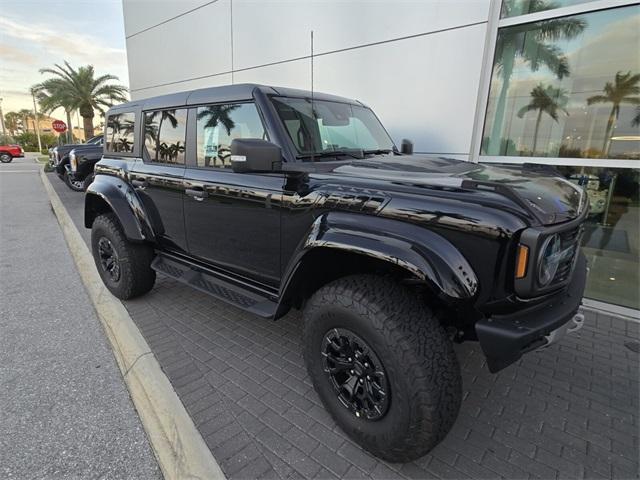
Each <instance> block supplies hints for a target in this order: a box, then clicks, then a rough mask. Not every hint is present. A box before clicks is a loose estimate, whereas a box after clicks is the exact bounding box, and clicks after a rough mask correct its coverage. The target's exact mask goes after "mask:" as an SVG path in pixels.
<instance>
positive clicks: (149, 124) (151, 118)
mask: <svg viewBox="0 0 640 480" xmlns="http://www.w3.org/2000/svg"><path fill="white" fill-rule="evenodd" d="M158 114H160V121H159V122H158V126H157V129H156V130H155V131H156V135H155V141H156V154H155V160H158V153H160V133H161V131H162V124H163V122H164V121H165V120H168V121H169V123H170V124H171V126H172V127H173V128H176V127H177V126H178V119H177V118H176V111H175V109H174V110H162V111H155V112H153V113H152V114H150V115H149V114H147V116H146V118H145V122H144V124H145V135H146V132H151V131H152V130H153V129H154V126H155V120H156V117H157V116H158ZM165 147H166V145H165ZM165 151H166V148H165ZM161 158H162V156H161Z"/></svg>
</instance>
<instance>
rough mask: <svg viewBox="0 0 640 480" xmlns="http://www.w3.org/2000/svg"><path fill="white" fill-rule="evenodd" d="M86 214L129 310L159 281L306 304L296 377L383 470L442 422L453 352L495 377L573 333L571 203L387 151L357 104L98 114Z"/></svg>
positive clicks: (451, 406) (261, 94)
mask: <svg viewBox="0 0 640 480" xmlns="http://www.w3.org/2000/svg"><path fill="white" fill-rule="evenodd" d="M104 139H105V144H104V155H103V158H102V160H101V161H100V162H98V163H97V164H96V167H95V173H96V175H95V180H94V182H93V183H92V184H91V185H90V186H89V188H88V190H87V194H86V199H85V225H86V227H87V228H91V229H92V233H91V244H92V249H93V255H94V258H95V262H96V266H97V268H98V271H99V272H100V275H101V276H102V278H103V280H104V282H105V284H106V286H107V287H108V289H109V290H110V291H111V292H112V293H113V294H114V295H115V296H117V297H118V298H121V299H129V298H132V297H135V296H138V295H142V294H144V293H146V292H148V291H149V290H150V289H151V288H152V287H153V284H154V281H155V278H156V272H159V273H161V274H163V275H168V276H170V277H173V278H175V279H176V280H178V281H180V282H184V283H186V284H188V285H190V286H192V287H193V288H196V289H198V290H201V291H203V292H206V293H208V294H210V295H213V296H214V297H217V298H219V299H222V300H224V301H226V302H229V303H230V304H233V305H235V306H236V307H238V308H240V309H244V310H246V311H248V312H251V313H253V314H256V315H259V316H261V317H264V318H266V319H274V320H275V319H277V318H279V317H282V316H283V315H284V314H285V313H287V311H289V310H290V309H291V308H296V309H302V311H303V314H302V317H303V322H304V326H303V345H304V356H305V361H306V366H307V369H308V372H309V376H310V378H311V380H312V381H313V384H314V386H315V388H316V390H317V392H318V394H319V396H320V398H321V399H322V402H323V403H324V405H325V407H326V408H327V410H328V411H329V412H330V413H331V414H332V415H333V417H334V418H335V420H336V422H337V423H338V424H339V425H340V426H341V428H343V429H344V430H345V431H346V432H347V433H348V434H349V435H350V436H351V437H353V438H354V439H355V440H356V441H357V442H359V443H360V444H361V445H362V446H363V447H364V448H365V449H367V450H369V451H370V452H372V453H374V454H375V455H378V456H380V457H382V458H384V459H387V460H389V461H408V460H411V459H415V458H417V457H419V456H421V455H423V454H425V453H426V452H428V451H429V450H430V449H431V448H432V447H434V446H435V445H436V444H437V443H438V442H439V441H440V440H441V439H442V438H443V437H444V436H445V435H446V434H447V432H448V431H449V429H450V428H451V426H452V424H453V423H454V421H455V419H456V416H457V413H458V410H459V408H460V402H461V377H460V369H459V366H458V362H457V359H456V356H455V353H454V349H453V347H452V344H453V342H463V341H478V342H479V343H480V346H481V348H482V350H483V352H484V354H485V355H486V359H487V365H488V368H489V370H491V371H492V372H495V371H498V370H500V369H502V368H504V367H506V366H508V365H509V364H511V363H513V362H515V361H516V360H518V359H519V358H520V357H521V356H522V355H523V354H524V353H525V352H529V351H531V350H537V349H540V348H542V347H545V346H547V345H549V344H550V343H552V342H554V341H556V340H558V339H559V338H560V337H561V336H562V334H563V333H565V332H566V331H567V330H575V329H577V328H579V327H580V326H581V316H580V315H579V314H578V313H577V312H578V307H579V305H580V302H581V299H582V294H583V290H584V286H585V278H586V262H585V258H584V256H583V255H582V254H581V253H580V249H579V245H580V238H581V234H582V223H583V221H584V219H585V217H586V216H587V213H588V205H589V202H588V201H587V198H586V195H585V193H584V192H583V190H582V189H581V188H580V187H578V186H576V185H574V184H572V183H570V182H568V181H566V180H564V179H562V178H560V177H557V176H553V175H551V174H545V173H544V172H542V173H532V172H530V171H527V170H526V169H518V170H516V169H509V168H494V167H487V166H483V165H479V164H476V163H470V162H463V161H457V160H451V159H444V158H432V157H428V156H423V155H413V154H411V152H410V150H411V145H410V144H409V143H406V144H403V148H402V151H399V150H398V149H397V148H396V146H395V145H394V143H393V141H392V140H391V138H390V137H389V135H388V134H387V132H386V131H385V129H384V127H383V126H382V124H381V123H380V121H379V120H378V119H377V117H376V116H375V114H374V113H373V112H372V111H371V110H370V109H369V108H368V107H366V106H365V105H363V104H362V103H360V102H358V101H355V100H349V99H346V98H340V97H336V96H332V95H326V94H320V93H313V94H312V93H311V92H307V91H299V90H292V89H287V88H278V87H266V86H259V85H233V86H228V87H220V88H209V89H203V90H196V91H192V92H184V93H176V94H171V95H166V96H161V97H155V98H149V99H146V100H140V101H133V102H130V103H127V104H123V105H119V106H117V107H114V108H112V109H111V110H110V111H109V112H108V115H107V125H106V131H105V137H104Z"/></svg>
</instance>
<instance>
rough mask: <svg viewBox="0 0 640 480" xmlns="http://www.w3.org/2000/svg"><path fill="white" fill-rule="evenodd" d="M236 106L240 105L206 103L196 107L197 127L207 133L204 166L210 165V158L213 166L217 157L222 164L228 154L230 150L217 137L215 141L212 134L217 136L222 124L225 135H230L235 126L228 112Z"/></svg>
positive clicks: (222, 164)
mask: <svg viewBox="0 0 640 480" xmlns="http://www.w3.org/2000/svg"><path fill="white" fill-rule="evenodd" d="M238 107H240V105H208V106H206V107H203V108H199V109H198V114H197V120H198V129H199V130H201V131H203V133H205V135H206V133H207V132H208V134H209V138H208V139H207V141H206V146H207V147H206V149H207V151H206V153H205V156H204V162H205V166H206V167H209V166H210V165H211V160H212V159H213V166H214V167H215V165H216V160H218V159H219V160H220V163H221V166H224V164H225V159H226V157H228V156H229V155H230V153H231V152H230V150H229V149H228V148H225V147H224V145H223V144H222V142H221V141H220V139H219V138H218V139H217V141H216V139H214V136H216V137H219V132H218V126H222V127H223V128H224V129H225V131H226V132H227V136H231V130H233V129H234V128H235V123H234V121H233V120H232V119H231V117H230V114H231V112H233V111H234V110H236V109H237V108H238ZM201 122H202V123H201ZM216 134H217V135H216ZM229 143H231V142H229ZM227 147H228V146H227Z"/></svg>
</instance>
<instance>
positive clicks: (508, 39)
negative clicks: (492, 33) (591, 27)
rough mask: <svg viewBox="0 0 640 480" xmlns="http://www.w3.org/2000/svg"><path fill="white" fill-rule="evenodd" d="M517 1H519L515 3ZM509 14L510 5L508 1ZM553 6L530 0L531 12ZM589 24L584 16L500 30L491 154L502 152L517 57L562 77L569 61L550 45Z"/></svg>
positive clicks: (572, 36) (488, 149) (575, 33)
mask: <svg viewBox="0 0 640 480" xmlns="http://www.w3.org/2000/svg"><path fill="white" fill-rule="evenodd" d="M512 3H514V4H515V3H517V2H512ZM504 5H505V6H504V8H506V10H507V11H506V13H507V14H508V11H509V9H510V8H514V7H513V6H510V5H509V2H505V4H504ZM549 8H552V3H550V2H549V1H548V0H531V2H530V12H531V13H533V12H540V11H543V10H548V9H549ZM586 26H587V23H586V22H585V21H584V20H583V19H581V18H572V17H564V18H555V19H551V20H545V21H542V22H539V23H536V24H534V27H533V28H532V27H531V25H524V26H521V27H511V28H508V29H505V30H504V31H503V32H501V33H500V35H499V37H498V42H497V46H496V51H495V57H494V58H495V60H494V64H493V70H494V72H495V73H497V74H498V75H500V77H501V78H502V87H501V89H500V94H499V95H498V101H497V103H496V107H495V110H494V111H495V116H494V119H493V126H492V127H491V135H490V137H489V142H488V145H487V153H488V154H489V155H498V154H499V153H500V145H501V137H502V126H503V123H504V113H505V107H506V101H507V91H508V90H509V80H510V79H511V75H512V74H513V68H514V65H515V63H516V60H517V59H520V61H522V62H523V63H526V64H528V65H529V68H530V69H531V71H533V72H536V71H538V69H539V68H540V67H542V66H545V67H547V68H548V69H549V70H551V72H553V74H554V75H555V76H556V77H557V78H558V79H559V80H561V79H563V78H564V77H567V76H569V73H570V71H569V61H568V60H567V57H566V55H565V54H564V52H563V51H562V50H560V48H558V47H557V46H555V45H549V44H548V43H547V42H548V41H550V42H554V41H558V40H562V39H567V40H569V39H572V38H575V37H576V36H578V35H579V34H580V33H582V31H583V30H584V29H585V28H586Z"/></svg>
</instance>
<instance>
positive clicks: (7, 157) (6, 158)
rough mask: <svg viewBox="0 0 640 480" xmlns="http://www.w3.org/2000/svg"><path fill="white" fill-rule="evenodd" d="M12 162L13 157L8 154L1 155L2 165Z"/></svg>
mask: <svg viewBox="0 0 640 480" xmlns="http://www.w3.org/2000/svg"><path fill="white" fill-rule="evenodd" d="M12 160H13V157H12V156H11V155H9V154H8V153H3V154H1V155H0V162H2V163H11V161H12Z"/></svg>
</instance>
